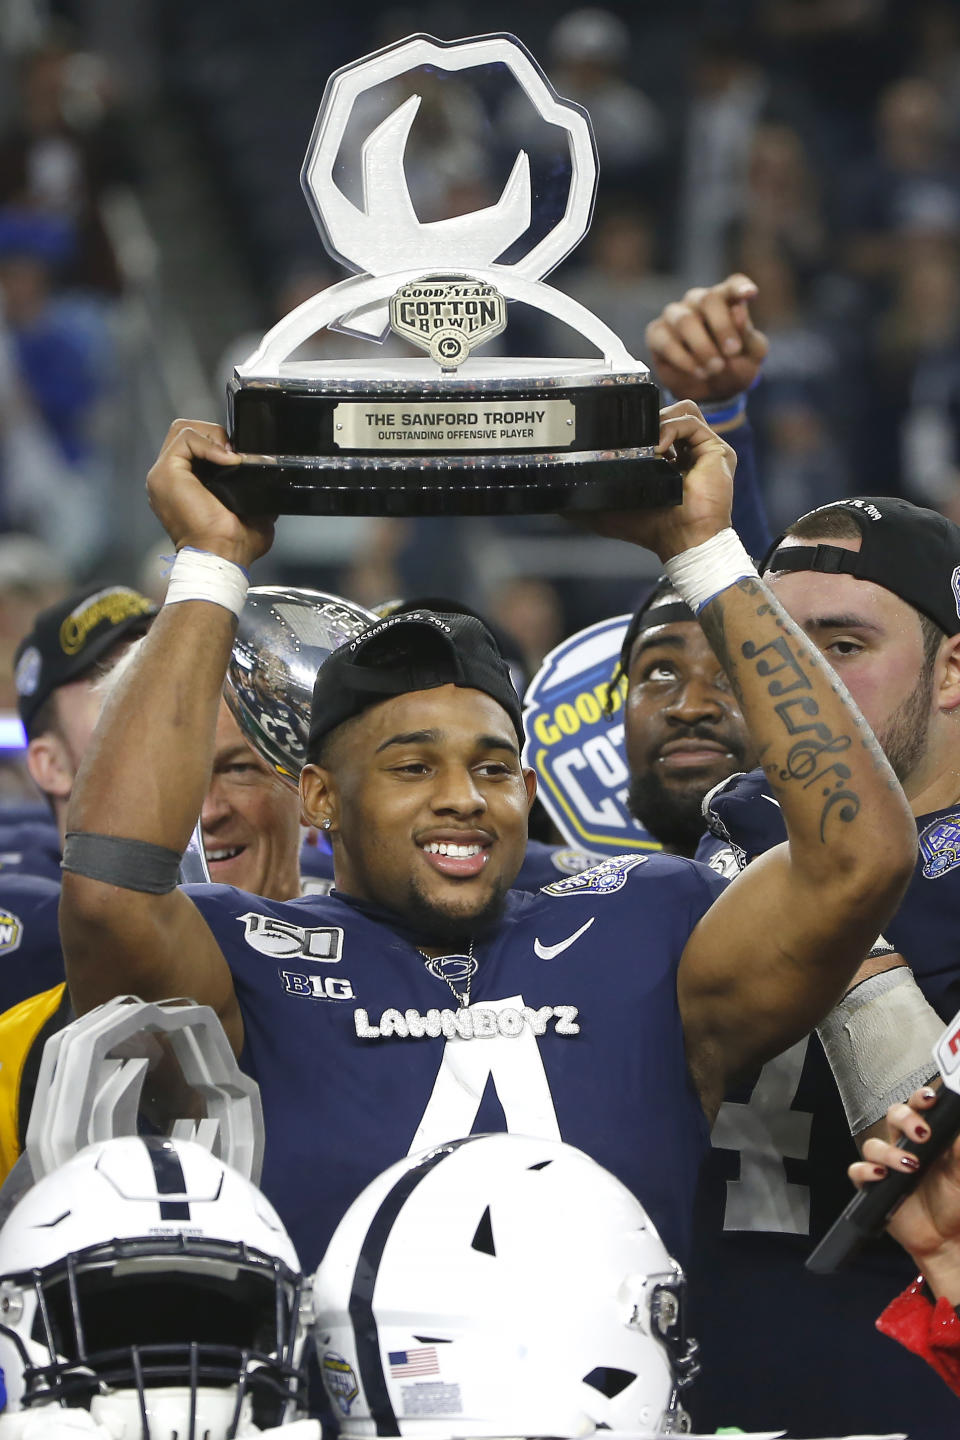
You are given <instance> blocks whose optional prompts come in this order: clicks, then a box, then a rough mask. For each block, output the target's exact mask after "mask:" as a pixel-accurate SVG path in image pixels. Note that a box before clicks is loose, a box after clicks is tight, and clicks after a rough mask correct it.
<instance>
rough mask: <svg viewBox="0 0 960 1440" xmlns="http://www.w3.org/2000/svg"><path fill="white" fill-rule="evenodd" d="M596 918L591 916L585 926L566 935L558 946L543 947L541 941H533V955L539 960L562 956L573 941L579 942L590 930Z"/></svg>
mask: <svg viewBox="0 0 960 1440" xmlns="http://www.w3.org/2000/svg"><path fill="white" fill-rule="evenodd" d="M596 918H597V917H596V915H591V916H590V919H589V920H588V921H587V923H586V925H581V926H580V929H579V930H574V932H573V934H572V935H568V936H567V938H566V940H561V941H560V943H559V945H544V944H543V943H542V941H540V940H534V942H533V953H534V954H535V955H539V956H540V959H541V960H553V959H554V958H555V957H556V956H557V955H562V954H563V952H564V950H568V949H569V948H570V946H571V945H572V944H573V942H574V940H579V939H580V936H581V935H582V934H584V932H585V931H587V930H589V929H590V926H591V925H592V924H593V922H594V920H596Z"/></svg>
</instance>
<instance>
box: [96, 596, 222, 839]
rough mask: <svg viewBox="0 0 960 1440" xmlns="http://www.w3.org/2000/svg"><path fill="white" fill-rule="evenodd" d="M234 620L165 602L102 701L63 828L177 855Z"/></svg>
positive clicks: (197, 794)
mask: <svg viewBox="0 0 960 1440" xmlns="http://www.w3.org/2000/svg"><path fill="white" fill-rule="evenodd" d="M235 626H236V621H235V619H234V616H233V615H232V613H231V612H230V611H229V610H227V609H225V608H224V607H222V606H220V605H214V604H210V603H208V602H205V601H187V602H185V603H183V604H178V605H170V606H167V607H165V608H164V609H163V610H162V611H161V613H160V615H159V616H158V617H157V619H156V620H155V622H154V624H153V626H152V627H151V630H150V633H149V635H148V636H147V637H146V639H145V640H144V642H143V645H142V647H141V649H140V653H139V654H138V656H137V659H136V661H135V662H134V663H133V664H132V665H131V667H130V669H129V671H128V673H127V674H126V675H124V677H123V678H122V680H121V681H120V682H119V683H118V685H117V688H116V690H115V691H114V692H113V693H112V694H111V695H110V697H109V699H108V700H107V703H106V705H105V706H104V709H103V713H102V714H101V717H100V720H99V723H98V725H97V729H96V732H95V734H94V737H93V740H92V742H91V745H90V748H89V750H88V752H87V755H86V757H85V759H84V762H83V764H82V766H81V768H80V773H79V775H78V776H77V780H76V783H75V785H74V790H73V795H72V797H71V801H70V807H69V810H68V812H67V830H68V832H69V831H71V830H72V831H77V830H83V831H94V832H97V833H101V834H106V835H118V836H122V837H124V838H128V839H136V840H146V841H150V842H151V843H153V844H155V845H161V846H164V847H166V848H168V849H170V850H179V851H182V850H183V849H184V847H185V846H186V844H187V841H188V840H189V838H190V834H191V832H192V830H193V827H194V825H195V824H196V821H197V816H198V815H199V813H200V808H201V806H202V804H203V798H204V795H205V793H206V789H207V785H208V784H209V778H210V769H211V765H212V762H213V746H214V735H215V731H216V722H217V711H218V707H219V704H220V697H221V692H222V688H223V677H224V674H225V671H226V666H227V659H228V657H229V653H230V647H231V645H232V643H233V635H234V630H235Z"/></svg>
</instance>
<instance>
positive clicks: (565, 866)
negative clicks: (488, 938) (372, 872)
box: [300, 834, 599, 894]
mask: <svg viewBox="0 0 960 1440" xmlns="http://www.w3.org/2000/svg"><path fill="white" fill-rule="evenodd" d="M598 858H599V857H598V856H596V855H589V854H588V853H587V851H586V850H575V849H573V848H572V847H571V846H569V845H545V844H544V842H543V841H542V840H528V841H527V850H526V854H525V855H524V857H523V864H522V865H521V866H520V873H519V875H518V876H517V878H516V880H514V882H513V888H514V890H533V891H536V890H542V889H543V887H544V885H550V884H551V883H552V882H553V881H554V880H561V879H562V878H563V876H564V875H578V874H579V873H580V871H581V870H586V869H587V868H588V867H589V866H590V865H595V864H596V863H597V860H598ZM300 873H301V875H302V876H303V877H304V879H305V880H306V881H307V882H308V883H307V884H305V885H304V887H303V889H304V894H317V893H326V892H325V891H323V892H321V891H320V887H318V886H315V885H314V884H312V883H311V882H313V881H314V880H327V881H329V882H331V883H332V882H333V855H332V854H331V851H330V843H329V841H328V840H326V839H325V837H324V836H323V835H322V834H319V835H318V837H317V843H316V844H314V843H313V839H312V837H311V840H310V843H309V844H304V845H301V847H300Z"/></svg>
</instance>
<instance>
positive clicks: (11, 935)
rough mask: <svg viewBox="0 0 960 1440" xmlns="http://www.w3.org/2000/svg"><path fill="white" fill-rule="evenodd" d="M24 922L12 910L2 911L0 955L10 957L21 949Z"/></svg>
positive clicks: (0, 918) (0, 919)
mask: <svg viewBox="0 0 960 1440" xmlns="http://www.w3.org/2000/svg"><path fill="white" fill-rule="evenodd" d="M22 939H23V921H22V920H21V919H20V916H19V915H14V913H13V911H12V910H0V955H9V954H10V953H11V952H12V951H13V950H18V949H19V948H20V941H21V940H22Z"/></svg>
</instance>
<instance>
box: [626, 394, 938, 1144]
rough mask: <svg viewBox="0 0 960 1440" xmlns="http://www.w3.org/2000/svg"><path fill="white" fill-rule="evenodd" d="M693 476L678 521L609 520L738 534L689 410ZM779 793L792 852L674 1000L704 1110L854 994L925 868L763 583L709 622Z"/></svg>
mask: <svg viewBox="0 0 960 1440" xmlns="http://www.w3.org/2000/svg"><path fill="white" fill-rule="evenodd" d="M669 443H674V444H675V445H676V448H677V453H678V457H679V459H680V461H681V464H682V465H683V467H684V469H685V471H686V474H685V480H684V503H683V505H682V506H680V507H679V508H677V509H676V510H674V511H672V512H665V511H658V512H646V513H644V512H637V514H636V515H635V516H634V517H632V518H631V519H629V520H627V519H626V517H623V516H618V517H607V523H606V524H605V526H604V528H605V530H606V533H608V534H618V535H619V536H620V537H621V538H628V537H629V538H631V539H633V540H634V541H635V542H637V543H640V544H645V545H648V546H649V547H650V548H653V549H655V550H656V551H657V553H658V554H659V555H660V557H661V559H663V560H667V559H669V558H671V557H672V556H673V555H675V554H678V553H680V552H681V551H683V550H685V549H688V548H690V547H692V546H694V545H697V544H699V543H701V542H702V541H704V540H705V539H707V538H709V536H711V535H713V534H716V533H717V532H718V531H719V530H721V529H723V528H724V527H725V526H727V525H729V523H730V520H729V513H730V511H729V491H730V489H731V487H732V475H731V473H730V472H731V455H730V452H729V447H727V446H726V445H725V444H724V442H723V441H722V440H721V439H720V438H719V437H717V436H715V435H713V434H712V432H711V431H709V430H708V429H707V428H706V426H705V424H704V422H703V420H702V417H701V416H700V414H699V412H698V411H697V409H696V407H695V406H693V405H692V403H691V402H689V401H687V402H681V403H680V404H678V405H674V406H671V407H670V408H669V409H668V410H665V411H663V412H662V415H661V449H664V448H665V446H666V445H667V444H669ZM700 621H701V624H702V625H703V629H704V632H705V634H706V636H707V638H708V640H709V641H710V643H711V645H712V646H713V648H714V650H715V652H716V654H717V658H718V659H719V660H720V662H721V664H722V665H723V667H724V669H725V670H726V672H727V674H728V676H729V677H730V682H731V685H732V687H733V690H734V692H735V694H736V696H737V699H738V701H739V704H740V708H741V710H742V712H743V716H744V719H745V720H746V722H747V727H748V729H749V731H750V734H751V738H752V740H753V743H754V746H755V747H756V750H757V753H758V755H759V757H760V763H761V764H762V766H763V768H764V771H765V772H766V775H767V777H768V779H769V781H770V783H771V785H772V787H773V790H774V792H775V794H776V797H777V799H778V800H779V802H780V804H781V806H782V809H783V815H784V819H785V821H786V826H787V834H788V837H789V839H788V843H787V844H785V845H780V846H777V847H776V848H775V849H773V850H770V851H768V852H767V854H766V855H764V856H762V857H761V858H759V859H757V860H755V861H754V862H753V864H752V865H750V866H749V867H748V868H747V869H746V870H745V871H744V872H743V873H742V874H741V875H740V876H738V877H737V879H736V880H734V881H733V883H732V884H731V885H730V887H729V888H728V889H727V890H726V891H725V892H724V894H723V895H721V896H720V898H719V899H718V900H717V901H716V903H715V904H714V905H713V906H712V907H711V908H710V910H709V911H708V912H707V914H706V915H704V917H703V918H702V920H701V921H700V923H699V924H698V925H697V927H696V929H695V930H694V931H693V933H692V934H691V936H690V938H689V940H688V941H687V944H686V947H685V949H684V952H683V957H682V960H681V963H680V970H679V975H678V982H677V988H678V997H679V1001H680V1008H681V1014H682V1017H683V1024H684V1033H685V1036H686V1042H687V1054H688V1060H689V1064H690V1068H691V1072H692V1074H693V1077H694V1080H695V1083H696V1084H697V1088H698V1090H699V1093H700V1096H701V1099H702V1100H703V1103H704V1108H705V1109H706V1111H707V1113H708V1115H710V1116H711V1117H712V1115H713V1114H714V1113H715V1110H716V1108H717V1106H718V1105H719V1103H720V1100H721V1098H722V1095H723V1092H724V1090H725V1089H726V1088H727V1086H728V1084H729V1082H730V1081H731V1080H732V1079H733V1078H734V1077H735V1076H736V1075H737V1074H738V1073H739V1072H740V1071H742V1070H744V1069H746V1068H748V1067H750V1066H751V1065H753V1064H755V1063H757V1062H759V1061H762V1060H765V1059H768V1058H769V1057H770V1056H772V1055H775V1054H777V1053H779V1052H780V1051H782V1050H784V1049H786V1048H787V1046H789V1045H790V1044H792V1043H793V1042H794V1041H795V1040H797V1039H799V1038H800V1037H801V1036H802V1035H805V1034H806V1033H807V1032H808V1031H810V1030H811V1029H812V1028H813V1027H814V1026H815V1025H816V1023H817V1022H818V1021H819V1020H820V1019H822V1017H823V1016H824V1015H825V1014H826V1013H827V1012H828V1011H829V1010H830V1009H831V1008H832V1007H833V1005H834V1004H835V1002H836V1001H837V1000H838V999H839V998H840V996H841V995H842V994H843V991H844V989H845V988H846V985H847V982H848V980H849V978H850V976H851V975H852V974H853V972H854V970H855V969H856V968H857V966H858V965H859V963H860V962H861V961H862V959H863V957H864V955H865V954H866V953H867V951H868V950H869V949H870V947H871V945H872V944H873V942H874V940H875V939H876V936H877V934H878V933H879V932H880V931H882V929H883V927H884V925H885V924H886V922H887V920H888V919H889V918H890V916H891V915H892V914H893V912H894V911H895V909H896V907H897V905H898V903H899V901H900V897H901V895H902V893H903V890H904V888H905V887H906V884H907V882H908V880H909V878H910V875H911V873H912V870H913V864H914V859H915V851H916V827H915V825H914V823H913V820H912V817H911V814H910V810H909V807H908V805H907V802H906V800H905V798H904V795H903V792H902V791H901V789H900V787H899V785H898V784H897V782H896V780H895V778H894V775H893V772H892V770H891V769H890V767H889V766H888V764H887V761H886V760H885V758H884V756H883V754H882V752H881V750H880V748H879V746H878V745H877V742H876V740H875V739H874V736H873V732H872V731H871V730H870V729H869V727H868V726H867V724H866V722H865V721H864V719H863V717H862V716H861V715H860V713H859V711H858V710H857V708H856V706H855V705H854V703H853V701H852V700H851V699H850V697H849V695H848V694H847V692H846V690H845V689H844V687H843V685H842V684H841V683H840V681H839V680H838V679H837V676H836V675H835V673H834V672H833V670H831V669H830V667H829V666H828V665H827V663H826V662H825V661H824V660H823V659H822V657H821V656H820V654H819V652H818V651H817V650H816V649H815V648H814V646H813V645H812V644H811V642H810V641H809V640H808V639H807V638H806V636H805V635H804V634H803V632H802V631H801V630H800V629H798V627H797V626H796V625H795V624H794V623H793V621H792V620H790V619H789V617H788V616H787V614H786V612H785V611H784V610H783V609H782V608H781V606H780V605H779V604H778V603H777V601H776V600H775V599H774V597H773V595H772V594H771V592H770V591H769V590H768V589H767V588H766V586H765V585H763V583H762V582H761V581H760V580H757V579H745V580H740V581H738V582H737V583H736V584H734V585H731V586H729V587H728V588H727V589H725V590H723V591H721V592H720V594H719V595H717V596H715V597H714V599H712V600H711V601H710V602H709V604H708V605H706V607H705V608H704V609H703V610H702V611H701V613H700Z"/></svg>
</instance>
